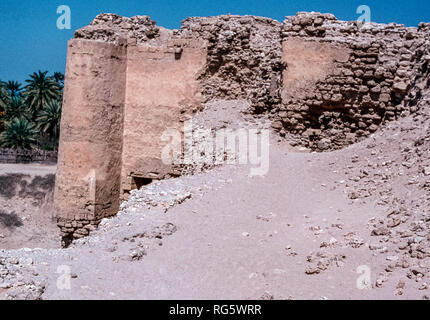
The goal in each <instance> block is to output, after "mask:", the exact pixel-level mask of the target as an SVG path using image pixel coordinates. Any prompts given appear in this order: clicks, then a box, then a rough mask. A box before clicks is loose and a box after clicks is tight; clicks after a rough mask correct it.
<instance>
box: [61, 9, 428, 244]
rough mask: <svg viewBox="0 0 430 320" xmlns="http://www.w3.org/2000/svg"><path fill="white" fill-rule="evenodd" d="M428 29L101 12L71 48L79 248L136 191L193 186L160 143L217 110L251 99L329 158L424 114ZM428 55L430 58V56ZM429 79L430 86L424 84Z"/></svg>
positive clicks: (67, 97)
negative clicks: (169, 20) (160, 18)
mask: <svg viewBox="0 0 430 320" xmlns="http://www.w3.org/2000/svg"><path fill="white" fill-rule="evenodd" d="M429 38H430V24H425V23H422V24H420V25H419V26H418V27H417V28H414V27H410V28H407V27H405V26H403V25H398V24H394V23H392V24H386V25H385V24H376V23H366V24H361V23H358V22H355V21H352V22H345V21H339V20H337V19H336V18H335V17H334V16H333V15H331V14H320V13H298V14H297V15H296V16H291V17H287V18H286V20H285V21H284V22H283V23H280V22H278V21H275V20H272V19H268V18H262V17H254V16H233V15H225V16H218V17H207V18H189V19H186V20H184V21H183V23H182V27H181V28H180V29H179V30H167V29H165V28H162V27H159V26H157V25H156V24H155V22H154V21H152V20H151V19H150V18H149V17H147V16H137V17H133V18H125V17H120V16H117V15H113V14H102V15H99V16H98V17H96V19H95V20H94V21H93V22H92V23H91V25H90V26H87V27H85V28H83V29H80V30H78V31H77V32H76V33H75V38H74V39H72V40H70V42H69V45H68V58H67V71H66V81H65V83H66V85H65V91H64V107H63V116H62V124H61V138H60V147H59V155H58V170H57V177H56V190H55V204H56V207H57V210H58V213H59V221H58V223H59V226H60V228H61V230H62V236H63V238H64V240H65V242H66V243H67V242H68V241H71V240H72V239H76V238H81V237H84V236H86V235H88V234H89V232H90V231H91V230H93V229H94V228H95V227H96V226H97V225H98V224H99V223H100V221H101V219H103V218H106V217H110V216H113V215H115V214H116V213H117V212H118V209H119V205H120V202H121V201H122V200H123V199H125V198H127V194H128V193H129V192H130V191H131V190H133V189H136V188H141V187H143V186H144V185H146V184H149V183H151V182H152V181H154V180H161V179H166V178H169V177H174V176H178V175H180V174H181V171H180V168H177V167H175V166H169V165H165V164H163V162H162V161H161V149H162V148H163V146H164V144H165V143H166V142H163V141H162V140H161V139H160V137H161V136H162V133H163V132H164V131H165V130H166V129H168V128H173V129H177V130H182V129H183V123H184V122H185V121H186V120H188V119H189V118H191V117H192V116H193V115H194V114H196V113H198V112H199V111H200V110H202V108H204V104H205V103H206V102H209V101H214V100H218V99H220V100H221V99H222V100H230V99H246V100H248V101H249V102H250V108H249V110H248V111H247V112H248V113H249V114H252V115H255V116H257V117H258V116H259V115H266V116H268V117H269V118H270V120H271V125H272V127H273V129H274V130H276V132H278V133H279V135H280V136H281V137H285V139H287V140H288V141H289V143H290V144H291V145H293V146H303V147H306V148H308V149H310V150H314V151H330V150H335V149H339V148H342V147H345V146H347V145H350V144H353V143H356V142H358V141H360V140H361V139H363V138H366V137H368V136H369V135H371V134H372V133H374V132H376V131H377V130H378V129H379V128H380V127H381V126H383V125H384V124H385V123H387V122H388V121H392V120H396V119H397V118H399V117H400V116H401V115H402V114H404V113H412V112H416V111H417V108H418V106H417V99H419V97H420V94H421V93H420V92H421V90H422V89H423V88H424V87H425V86H427V87H428V86H429V83H428V81H427V82H426V81H422V79H424V76H423V75H424V74H426V73H427V72H428V68H429V63H430V62H429V61H430V56H429V55H428V54H426V52H428V48H429V46H430V44H429ZM426 50H427V51H426ZM426 79H427V78H426Z"/></svg>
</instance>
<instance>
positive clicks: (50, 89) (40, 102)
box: [24, 70, 61, 116]
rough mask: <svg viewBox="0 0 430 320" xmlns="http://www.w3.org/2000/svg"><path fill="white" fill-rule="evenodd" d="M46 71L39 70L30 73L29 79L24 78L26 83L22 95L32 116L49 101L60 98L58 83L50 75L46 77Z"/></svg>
mask: <svg viewBox="0 0 430 320" xmlns="http://www.w3.org/2000/svg"><path fill="white" fill-rule="evenodd" d="M47 73H48V71H45V72H41V71H40V70H39V71H38V72H37V73H36V72H35V73H33V74H32V75H30V78H31V79H30V80H25V81H26V82H27V83H28V84H27V85H26V86H25V92H24V95H25V97H26V102H27V104H28V106H29V107H30V110H31V111H32V113H33V116H34V115H35V114H36V113H37V112H38V111H39V110H41V109H42V108H43V106H44V105H46V104H47V103H48V102H49V101H51V100H58V99H60V98H61V87H60V85H59V84H58V83H57V82H55V81H54V80H53V79H52V78H51V77H47V76H46V74H47Z"/></svg>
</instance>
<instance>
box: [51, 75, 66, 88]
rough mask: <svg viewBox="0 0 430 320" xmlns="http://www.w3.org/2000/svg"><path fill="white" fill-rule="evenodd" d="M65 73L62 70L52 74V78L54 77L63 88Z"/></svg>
mask: <svg viewBox="0 0 430 320" xmlns="http://www.w3.org/2000/svg"><path fill="white" fill-rule="evenodd" d="M64 78H65V77H64V74H62V73H61V72H54V75H53V76H52V79H54V81H55V82H57V83H58V84H59V85H60V86H61V88H62V87H64Z"/></svg>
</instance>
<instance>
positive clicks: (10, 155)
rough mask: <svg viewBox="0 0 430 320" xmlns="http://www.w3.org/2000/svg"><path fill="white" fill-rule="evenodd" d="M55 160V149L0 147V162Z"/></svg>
mask: <svg viewBox="0 0 430 320" xmlns="http://www.w3.org/2000/svg"><path fill="white" fill-rule="evenodd" d="M46 161H49V162H57V152H56V151H44V150H18V151H17V150H13V149H0V163H30V162H46Z"/></svg>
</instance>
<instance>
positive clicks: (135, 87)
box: [122, 39, 207, 197]
mask: <svg viewBox="0 0 430 320" xmlns="http://www.w3.org/2000/svg"><path fill="white" fill-rule="evenodd" d="M206 55H207V54H206V46H205V43H204V42H203V41H199V40H192V41H188V40H182V39H178V40H174V39H172V40H169V41H168V42H167V43H166V44H165V45H164V46H148V45H137V46H136V45H129V47H128V55H127V56H128V57H127V93H126V99H125V116H124V135H123V155H122V159H123V164H122V191H123V192H124V196H125V197H126V195H127V192H128V191H130V190H132V189H136V188H138V187H139V183H137V184H136V181H135V180H136V179H154V180H158V179H164V178H168V177H170V176H173V175H175V174H177V175H178V174H179V171H176V170H175V168H174V167H172V166H170V165H165V164H164V163H163V161H162V159H161V155H162V148H163V147H164V146H165V145H166V144H167V142H165V141H164V142H163V141H162V140H161V137H162V135H163V132H164V131H165V130H167V129H176V130H178V132H181V131H183V129H184V128H183V122H184V121H185V120H187V119H188V117H191V115H192V114H193V112H196V111H197V110H198V108H199V105H200V102H201V95H200V84H199V82H198V80H197V79H198V77H199V75H200V74H201V73H202V71H203V67H204V65H205V63H206Z"/></svg>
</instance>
